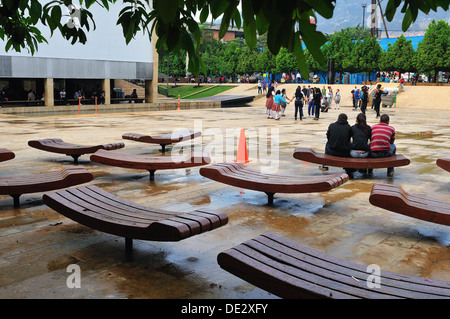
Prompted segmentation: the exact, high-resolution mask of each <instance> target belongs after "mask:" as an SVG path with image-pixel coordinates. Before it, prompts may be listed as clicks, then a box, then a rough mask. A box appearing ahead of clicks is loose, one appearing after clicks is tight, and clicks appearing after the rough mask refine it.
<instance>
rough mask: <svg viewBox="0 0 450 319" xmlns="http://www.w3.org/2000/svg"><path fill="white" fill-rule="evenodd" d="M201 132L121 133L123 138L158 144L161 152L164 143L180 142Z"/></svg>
mask: <svg viewBox="0 0 450 319" xmlns="http://www.w3.org/2000/svg"><path fill="white" fill-rule="evenodd" d="M201 135H202V132H199V131H191V130H179V131H175V132H173V133H168V134H162V135H157V136H151V135H146V134H139V133H125V134H123V135H122V138H123V139H126V140H132V141H136V142H142V143H151V144H159V145H161V147H162V152H163V153H164V152H165V150H166V145H169V144H175V143H180V142H183V141H188V140H191V139H194V138H196V137H199V136H201Z"/></svg>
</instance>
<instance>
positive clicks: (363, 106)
mask: <svg viewBox="0 0 450 319" xmlns="http://www.w3.org/2000/svg"><path fill="white" fill-rule="evenodd" d="M361 91H362V94H361V112H362V113H363V114H366V109H367V102H369V92H368V88H367V86H365V85H364V86H363V87H362V90H361Z"/></svg>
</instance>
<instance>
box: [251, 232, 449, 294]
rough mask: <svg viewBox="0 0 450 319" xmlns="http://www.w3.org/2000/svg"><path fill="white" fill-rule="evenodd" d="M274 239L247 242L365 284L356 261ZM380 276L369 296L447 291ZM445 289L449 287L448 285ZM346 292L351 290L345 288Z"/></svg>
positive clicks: (330, 275)
mask: <svg viewBox="0 0 450 319" xmlns="http://www.w3.org/2000/svg"><path fill="white" fill-rule="evenodd" d="M276 239H277V238H271V237H266V236H260V237H257V238H255V239H254V240H253V241H250V242H248V243H247V244H246V245H248V246H249V247H252V248H253V249H257V250H258V251H260V252H262V253H264V254H266V255H270V256H272V258H274V259H277V260H278V259H280V261H281V262H282V263H285V264H292V266H294V267H300V268H301V269H304V270H307V271H308V272H311V273H315V274H316V275H320V276H322V277H324V278H329V279H330V280H332V281H333V282H335V281H336V282H342V283H345V284H346V285H349V286H354V287H355V288H357V289H360V288H361V284H360V283H361V282H364V284H365V282H366V280H367V277H368V273H367V272H366V269H365V268H364V267H362V266H360V265H358V264H355V263H351V262H343V261H342V260H340V259H337V258H334V259H333V258H331V256H329V255H325V254H323V253H320V252H314V251H313V250H311V249H308V248H307V247H302V249H301V250H299V249H298V247H297V246H293V245H291V242H288V241H287V240H286V239H284V238H282V237H280V238H278V241H277V240H276ZM277 252H280V253H281V254H278V253H277ZM330 269H333V271H332V272H330ZM352 277H353V278H356V279H358V280H359V281H360V282H357V281H355V280H354V279H353V278H352ZM381 277H382V285H383V289H382V290H376V291H371V294H372V296H371V298H374V297H375V296H377V295H379V294H385V295H388V296H396V297H401V298H428V297H429V295H430V294H432V295H436V296H439V295H441V296H445V295H446V293H448V292H449V291H448V289H445V288H441V287H436V286H433V287H430V286H428V284H424V283H423V282H408V281H407V280H405V278H403V277H399V276H397V275H395V274H392V273H387V272H382V273H381ZM447 288H450V286H448V287H447ZM345 291H346V292H350V290H348V288H346V289H345ZM356 292H358V293H356ZM352 294H354V295H358V296H362V297H364V298H367V297H368V295H367V293H366V292H362V291H359V290H356V291H355V292H352ZM385 297H386V296H385Z"/></svg>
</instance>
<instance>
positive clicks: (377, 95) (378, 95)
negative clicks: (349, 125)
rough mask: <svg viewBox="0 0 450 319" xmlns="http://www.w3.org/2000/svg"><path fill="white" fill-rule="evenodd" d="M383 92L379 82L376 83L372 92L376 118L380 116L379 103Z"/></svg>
mask: <svg viewBox="0 0 450 319" xmlns="http://www.w3.org/2000/svg"><path fill="white" fill-rule="evenodd" d="M382 94H383V91H382V90H381V84H378V85H377V87H376V89H375V92H374V94H373V100H374V103H375V104H374V109H375V112H376V113H377V116H376V118H379V117H380V104H381V95H382Z"/></svg>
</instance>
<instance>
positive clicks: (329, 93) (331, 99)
mask: <svg viewBox="0 0 450 319" xmlns="http://www.w3.org/2000/svg"><path fill="white" fill-rule="evenodd" d="M327 100H328V102H329V103H330V106H331V102H332V101H333V89H332V88H331V86H329V87H328V91H327Z"/></svg>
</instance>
